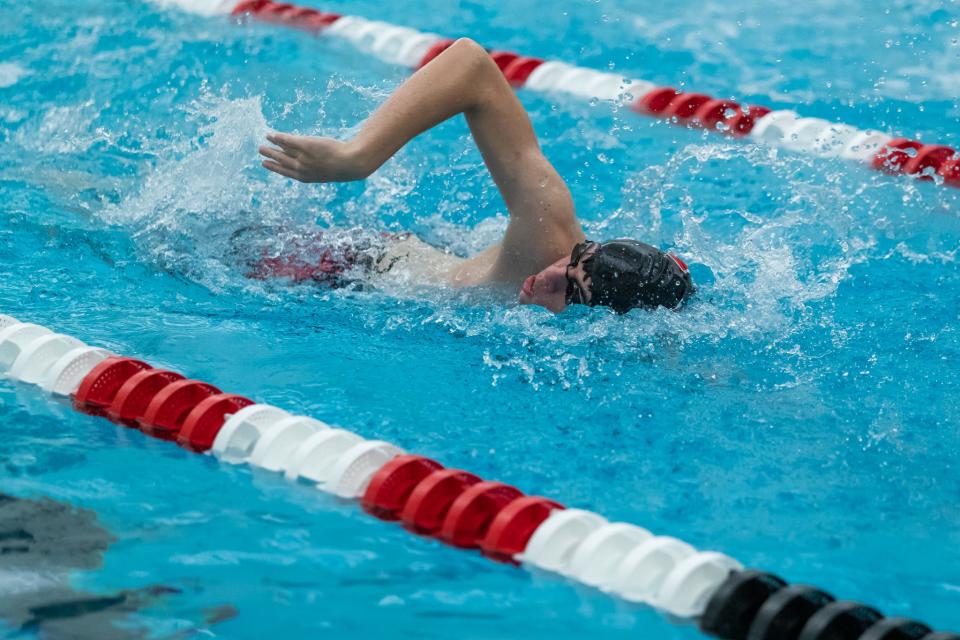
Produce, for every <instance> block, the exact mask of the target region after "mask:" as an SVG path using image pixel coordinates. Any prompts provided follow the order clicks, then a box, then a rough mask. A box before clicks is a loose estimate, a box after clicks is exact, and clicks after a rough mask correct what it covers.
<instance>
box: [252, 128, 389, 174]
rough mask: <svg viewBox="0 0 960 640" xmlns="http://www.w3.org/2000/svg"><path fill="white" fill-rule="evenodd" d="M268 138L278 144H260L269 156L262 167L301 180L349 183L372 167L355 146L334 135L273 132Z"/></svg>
mask: <svg viewBox="0 0 960 640" xmlns="http://www.w3.org/2000/svg"><path fill="white" fill-rule="evenodd" d="M267 140H269V141H270V142H272V143H273V144H275V145H277V147H279V149H278V148H276V147H268V146H266V145H264V146H261V147H260V155H262V156H264V157H265V158H268V159H267V160H264V161H263V167H264V168H265V169H269V170H270V171H273V172H274V173H279V174H280V175H282V176H286V177H288V178H293V179H294V180H299V181H300V182H348V181H350V180H362V179H364V178H366V177H367V176H369V175H370V173H371V169H370V168H369V167H368V163H366V162H364V160H363V156H362V155H361V154H360V153H359V151H358V150H357V148H356V146H355V145H353V144H351V143H349V142H341V141H339V140H334V139H332V138H316V137H313V136H294V135H290V134H287V133H271V134H268V135H267Z"/></svg>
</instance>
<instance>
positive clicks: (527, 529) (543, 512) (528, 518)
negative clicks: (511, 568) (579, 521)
mask: <svg viewBox="0 0 960 640" xmlns="http://www.w3.org/2000/svg"><path fill="white" fill-rule="evenodd" d="M563 508H564V506H563V505H562V504H560V503H559V502H554V501H553V500H549V499H547V498H540V497H536V496H525V497H523V498H518V499H516V500H514V501H513V502H511V503H510V504H508V505H507V506H506V507H504V508H503V509H501V510H500V512H499V513H497V515H496V516H495V517H494V518H493V522H491V523H490V528H489V529H487V535H485V536H484V537H483V541H482V542H481V543H480V549H481V551H482V552H483V554H484V555H485V556H489V557H491V558H493V559H495V560H513V556H515V555H516V554H518V553H522V552H523V551H524V550H525V549H526V548H527V542H529V541H530V536H532V535H533V532H534V531H536V530H537V527H539V526H540V524H541V523H542V522H543V521H544V520H546V519H547V517H548V516H549V515H550V512H551V511H553V510H554V509H563Z"/></svg>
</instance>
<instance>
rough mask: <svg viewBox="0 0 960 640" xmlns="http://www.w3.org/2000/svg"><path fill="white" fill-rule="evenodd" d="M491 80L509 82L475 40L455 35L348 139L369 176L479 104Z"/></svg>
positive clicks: (492, 86) (491, 87) (491, 86)
mask: <svg viewBox="0 0 960 640" xmlns="http://www.w3.org/2000/svg"><path fill="white" fill-rule="evenodd" d="M497 84H502V85H503V86H504V87H506V88H507V89H508V90H509V86H508V85H507V84H506V81H505V80H504V79H503V77H502V75H501V74H500V70H499V69H498V68H497V65H496V64H495V63H494V62H493V60H492V59H491V58H490V56H489V55H488V54H487V52H486V51H484V49H483V48H482V47H480V45H478V44H477V43H475V42H473V41H472V40H467V39H461V40H458V41H457V42H455V43H454V44H453V45H451V46H450V47H449V48H448V49H447V50H446V51H444V52H443V53H441V54H440V55H439V56H437V57H436V58H435V59H434V60H433V61H431V62H430V64H428V65H426V66H424V67H423V68H422V69H420V70H419V71H417V72H416V73H414V74H413V75H412V76H411V77H410V78H408V79H407V81H406V82H404V83H403V84H402V85H401V86H400V87H399V88H398V89H397V90H396V91H395V92H394V93H393V94H392V95H391V96H390V98H389V99H387V101H386V102H384V103H383V105H381V106H380V108H379V109H377V110H376V111H375V112H374V114H373V115H372V116H370V118H369V119H368V120H367V121H366V122H365V123H364V125H363V127H362V129H361V131H360V133H359V134H357V136H356V137H355V138H354V139H353V140H352V141H350V142H349V143H348V145H349V147H350V148H351V151H352V152H353V153H354V154H356V156H357V157H358V158H359V163H360V164H361V165H362V166H363V168H364V173H367V175H369V174H370V173H373V172H374V171H376V170H377V169H378V168H379V167H380V166H381V165H382V164H383V163H384V162H386V161H387V160H389V159H390V158H391V157H392V156H393V155H394V154H395V153H396V152H397V151H399V150H400V149H401V148H402V147H403V146H404V145H405V144H407V142H409V141H410V140H412V139H413V138H415V137H416V136H417V135H419V134H421V133H423V132H424V131H426V130H428V129H430V128H432V127H434V126H436V125H438V124H440V123H441V122H444V121H445V120H448V119H449V118H452V117H453V116H456V115H458V114H461V113H466V114H468V115H469V114H470V113H471V111H474V110H477V109H479V108H481V106H482V105H483V104H484V100H483V96H484V93H485V92H487V91H491V90H495V89H496V88H497Z"/></svg>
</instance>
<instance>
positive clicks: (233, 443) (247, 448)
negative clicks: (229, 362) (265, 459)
mask: <svg viewBox="0 0 960 640" xmlns="http://www.w3.org/2000/svg"><path fill="white" fill-rule="evenodd" d="M289 417H290V414H289V413H287V412H286V411H284V410H283V409H278V408H277V407H274V406H271V405H269V404H252V405H250V406H248V407H244V408H243V409H240V411H237V412H236V413H235V414H233V415H232V416H230V417H229V418H227V421H226V422H224V424H223V427H221V428H220V431H219V432H217V437H216V439H214V441H213V447H211V451H213V455H215V456H217V457H218V458H220V459H221V460H223V461H224V462H230V463H241V462H245V461H246V460H247V458H248V457H249V456H250V454H251V453H252V452H253V448H254V447H255V446H256V444H257V440H259V439H260V437H261V436H262V435H263V434H264V433H266V432H267V430H269V429H270V427H272V426H273V425H274V424H276V423H278V422H280V421H281V420H283V419H284V418H289Z"/></svg>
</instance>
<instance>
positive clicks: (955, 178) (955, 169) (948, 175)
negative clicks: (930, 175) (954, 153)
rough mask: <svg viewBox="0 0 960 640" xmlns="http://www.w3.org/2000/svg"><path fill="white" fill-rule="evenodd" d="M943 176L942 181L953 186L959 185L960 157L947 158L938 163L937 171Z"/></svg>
mask: <svg viewBox="0 0 960 640" xmlns="http://www.w3.org/2000/svg"><path fill="white" fill-rule="evenodd" d="M938 173H939V174H940V175H941V176H943V181H944V182H946V183H947V184H949V185H952V186H954V187H960V158H954V159H951V160H947V161H946V162H944V163H943V164H941V165H940V171H939V172H938Z"/></svg>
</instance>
